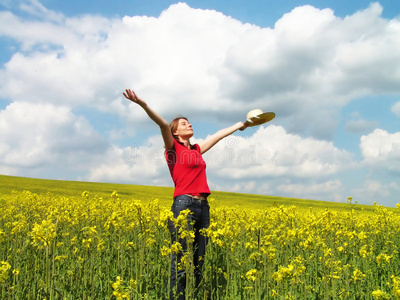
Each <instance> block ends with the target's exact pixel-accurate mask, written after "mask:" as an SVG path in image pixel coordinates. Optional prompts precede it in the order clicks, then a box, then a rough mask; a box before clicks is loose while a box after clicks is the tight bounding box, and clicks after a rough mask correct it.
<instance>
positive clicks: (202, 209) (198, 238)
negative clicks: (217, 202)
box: [168, 195, 210, 300]
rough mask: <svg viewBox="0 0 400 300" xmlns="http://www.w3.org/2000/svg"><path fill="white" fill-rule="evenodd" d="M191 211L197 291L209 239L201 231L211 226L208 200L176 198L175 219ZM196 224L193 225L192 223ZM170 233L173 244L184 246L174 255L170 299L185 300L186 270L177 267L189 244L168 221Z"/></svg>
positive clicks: (186, 196)
mask: <svg viewBox="0 0 400 300" xmlns="http://www.w3.org/2000/svg"><path fill="white" fill-rule="evenodd" d="M185 209H189V210H190V211H191V214H189V215H188V216H187V219H188V226H189V228H191V229H193V230H194V232H195V238H194V243H193V250H194V253H193V265H194V274H195V277H196V278H195V282H196V289H197V288H198V286H199V284H200V282H201V279H202V267H203V264H204V255H205V253H206V244H207V237H206V236H204V235H202V234H200V232H199V230H200V229H202V228H208V227H209V226H210V206H209V204H208V201H207V200H198V199H195V198H193V197H190V196H188V195H181V196H176V197H175V198H174V203H173V204H172V208H171V210H172V212H173V214H174V218H177V217H178V216H179V213H180V212H181V211H182V210H185ZM192 222H194V224H193V225H190V223H192ZM168 227H169V231H170V233H171V242H172V243H174V242H179V243H180V244H181V245H182V251H179V252H178V253H176V254H175V253H172V260H171V278H170V290H171V292H170V299H178V300H180V299H185V287H186V270H184V269H183V270H179V269H178V268H177V265H178V264H179V263H180V261H181V259H182V256H183V255H184V253H185V252H186V251H187V242H186V240H185V239H181V238H180V237H179V234H178V229H179V228H176V227H175V225H174V224H173V222H172V221H171V220H169V221H168Z"/></svg>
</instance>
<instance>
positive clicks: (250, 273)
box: [246, 269, 257, 281]
mask: <svg viewBox="0 0 400 300" xmlns="http://www.w3.org/2000/svg"><path fill="white" fill-rule="evenodd" d="M256 273H257V270H256V269H251V270H249V271H247V273H246V278H247V280H248V281H256V276H255V275H256Z"/></svg>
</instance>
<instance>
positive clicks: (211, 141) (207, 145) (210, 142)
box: [198, 122, 247, 154]
mask: <svg viewBox="0 0 400 300" xmlns="http://www.w3.org/2000/svg"><path fill="white" fill-rule="evenodd" d="M246 128H247V125H245V124H243V123H242V122H238V123H236V124H235V125H232V126H230V127H227V128H224V129H221V130H219V131H217V132H216V133H214V134H213V135H212V136H209V137H208V138H207V139H205V140H204V141H202V142H199V143H198V144H199V146H200V151H201V154H203V153H205V152H207V151H208V150H210V149H211V148H212V147H213V146H214V145H215V144H216V143H218V142H219V141H220V140H222V139H223V138H224V137H227V136H228V135H231V134H232V133H234V132H235V131H236V130H238V129H241V130H244V129H246Z"/></svg>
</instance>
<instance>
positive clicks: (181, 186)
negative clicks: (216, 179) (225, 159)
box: [165, 140, 211, 197]
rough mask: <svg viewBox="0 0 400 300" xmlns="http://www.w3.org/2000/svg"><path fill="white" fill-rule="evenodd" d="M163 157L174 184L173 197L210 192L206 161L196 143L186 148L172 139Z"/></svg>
mask: <svg viewBox="0 0 400 300" xmlns="http://www.w3.org/2000/svg"><path fill="white" fill-rule="evenodd" d="M165 158H166V160H167V164H168V168H169V172H170V173H171V177H172V180H173V181H174V185H175V191H174V197H176V196H179V195H185V194H191V195H200V194H210V193H211V192H210V189H209V187H208V184H207V176H206V163H205V161H204V160H203V157H202V156H201V153H200V147H199V145H198V144H195V145H193V146H192V148H191V149H188V148H187V147H185V146H184V145H183V144H181V143H180V142H178V141H177V140H174V146H173V147H172V149H171V150H166V151H165Z"/></svg>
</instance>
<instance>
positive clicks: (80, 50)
mask: <svg viewBox="0 0 400 300" xmlns="http://www.w3.org/2000/svg"><path fill="white" fill-rule="evenodd" d="M32 5H33V6H32V7H36V8H35V9H36V10H35V11H39V12H41V13H45V14H46V15H47V14H50V12H49V11H47V12H46V10H45V8H44V7H43V6H41V5H40V3H39V2H33V4H32ZM381 10H382V8H381V7H380V6H379V5H378V4H372V5H371V6H370V7H369V8H367V9H365V10H363V11H360V12H358V13H356V14H354V15H352V16H348V17H346V18H345V19H340V18H337V17H335V16H334V14H333V12H332V10H330V9H324V10H319V9H316V8H314V7H312V6H303V7H297V8H295V9H294V10H293V11H292V12H289V13H287V14H285V15H284V16H283V17H282V18H281V19H280V20H278V21H277V23H276V26H275V28H260V27H257V26H254V25H250V24H243V23H241V22H239V21H237V20H235V19H232V18H230V17H228V16H225V15H223V14H221V13H219V12H216V11H213V10H201V9H192V8H190V7H189V6H187V5H186V4H183V3H179V4H175V5H172V6H170V7H169V8H168V9H167V10H165V11H164V12H163V13H162V14H161V15H160V16H159V17H158V18H154V17H145V16H141V17H138V16H135V17H129V16H126V17H124V18H123V19H106V18H102V17H98V16H88V15H85V16H80V17H73V18H71V17H65V16H63V17H58V18H57V20H58V21H57V22H55V21H52V20H53V19H52V18H50V20H48V19H43V20H41V21H40V20H39V21H38V20H25V19H22V18H19V17H17V16H15V15H13V14H12V13H10V12H3V13H2V18H1V20H2V22H0V33H1V34H2V35H3V36H8V37H10V38H13V39H15V40H17V41H19V42H20V43H21V44H23V48H22V49H24V50H23V51H20V52H19V53H16V54H15V55H14V56H13V58H12V59H11V60H10V61H9V62H8V63H7V64H6V65H5V68H4V69H3V70H2V72H1V73H2V74H0V77H1V79H2V84H1V87H0V94H1V96H2V97H3V98H9V99H12V100H21V99H23V97H24V96H25V95H26V94H30V95H31V97H32V101H47V102H51V103H54V104H59V103H62V104H63V105H74V106H77V105H87V106H90V107H93V108H94V109H97V110H101V111H110V109H109V108H110V107H109V105H110V102H111V101H114V100H115V99H117V97H119V101H123V100H122V97H121V91H122V90H123V88H125V87H133V88H135V89H136V90H137V91H138V93H139V94H140V95H141V96H142V97H144V98H145V99H147V100H149V101H150V102H151V104H152V105H153V106H155V107H157V109H158V111H159V112H160V113H161V114H162V115H164V116H166V117H172V116H173V115H175V114H176V112H177V109H180V110H181V111H182V112H181V113H183V114H185V112H186V111H188V110H196V112H197V113H196V118H208V119H214V120H215V119H218V118H220V117H221V110H223V111H225V112H230V114H227V115H226V116H230V117H226V118H227V119H228V118H230V121H232V120H233V119H236V118H238V116H239V114H243V111H248V110H250V109H253V108H254V107H261V108H263V109H270V110H275V111H276V112H277V113H279V115H280V116H282V119H281V120H282V121H281V122H285V126H286V128H287V130H288V131H290V132H294V133H298V134H312V135H313V136H315V137H317V138H323V139H329V138H331V137H332V136H333V132H334V130H335V128H336V126H337V120H338V118H337V115H338V113H339V109H340V108H341V107H342V106H343V105H344V104H345V103H347V102H348V101H350V100H351V99H353V98H355V97H359V96H362V95H365V94H366V93H367V92H372V93H377V92H380V91H382V89H384V90H385V91H388V90H391V91H397V92H398V91H399V88H398V84H397V83H398V81H399V78H398V76H397V75H396V74H400V72H399V69H400V67H399V66H398V65H397V64H393V63H392V62H393V61H398V60H400V59H399V58H400V57H399V55H400V54H399V53H400V49H399V48H400V44H399V43H398V41H397V39H396V37H397V36H398V30H399V29H398V27H399V26H398V23H399V22H398V20H396V19H393V20H391V21H387V20H384V19H382V18H381V17H380V14H381ZM210 32H212V34H210ZM396 49H397V50H399V51H397V50H396ZM365 51H367V52H368V55H366V54H364V53H365ZM388 68H389V69H390V70H391V71H390V72H387V70H388ZM383 70H385V71H383ZM387 74H390V76H388V75H387ZM189 104H190V105H189ZM129 107H130V106H129V105H128V103H127V102H126V103H125V102H124V104H122V107H121V108H120V109H118V110H115V111H114V112H115V113H118V114H121V115H122V116H123V117H124V118H129V119H135V120H143V119H146V117H145V116H144V115H143V114H141V113H139V112H137V110H134V109H132V110H131V109H130V108H129Z"/></svg>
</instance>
